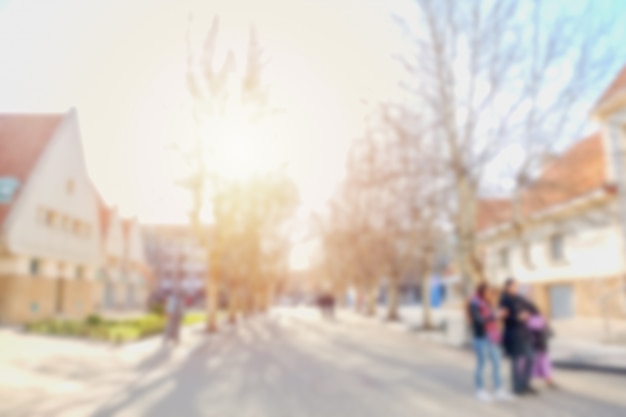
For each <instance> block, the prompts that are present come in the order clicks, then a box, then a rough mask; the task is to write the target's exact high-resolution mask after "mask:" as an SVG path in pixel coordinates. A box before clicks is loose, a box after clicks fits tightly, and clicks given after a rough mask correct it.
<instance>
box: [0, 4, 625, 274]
mask: <svg viewBox="0 0 626 417" xmlns="http://www.w3.org/2000/svg"><path fill="white" fill-rule="evenodd" d="M602 1H603V3H602V5H603V7H601V8H600V10H603V12H606V13H611V11H613V10H617V9H620V10H623V9H624V3H623V2H622V3H621V5H620V1H619V0H602ZM410 3H411V0H389V1H382V0H316V1H311V0H264V1H258V0H249V1H245V0H211V1H203V0H132V1H130V0H90V1H84V0H0V112H55V113H59V112H65V111H67V110H68V109H70V108H76V109H77V111H78V115H79V121H80V125H81V132H82V139H83V143H84V151H85V156H86V159H87V166H88V170H89V174H90V176H91V178H92V180H93V182H94V183H95V184H96V186H97V188H98V190H99V192H100V194H101V195H102V196H103V198H104V199H105V201H106V202H107V203H109V204H110V205H113V206H115V207H117V208H118V210H119V211H120V212H121V214H122V215H124V216H137V217H138V218H139V219H140V220H141V221H142V222H144V223H180V222H185V221H187V219H188V210H189V208H190V198H189V192H188V191H187V190H185V189H184V188H181V187H180V185H179V184H178V182H179V180H181V179H183V177H184V176H185V172H186V162H185V160H184V158H183V157H182V156H181V155H180V153H179V152H177V151H176V150H175V148H176V146H178V145H181V144H184V143H188V142H189V140H190V139H191V138H193V135H194V125H193V123H192V116H191V115H192V101H191V99H190V97H189V94H188V92H187V88H186V82H185V74H186V70H187V56H188V51H189V50H191V51H192V52H194V53H197V52H199V51H200V50H201V46H202V42H203V40H204V37H205V35H206V33H207V31H208V29H209V27H210V25H211V22H212V21H213V19H214V18H215V17H216V16H219V18H220V29H221V30H220V35H219V40H218V61H222V60H223V59H224V58H225V56H226V54H227V52H228V51H229V50H232V51H233V52H234V53H235V56H236V69H237V70H238V71H240V72H241V70H242V69H243V64H244V60H245V52H246V49H245V46H246V43H247V40H248V36H249V29H250V26H251V25H252V24H253V25H254V26H255V27H256V29H257V33H258V38H259V41H260V43H261V46H262V48H263V49H264V54H265V56H266V57H267V58H268V59H269V64H268V66H267V68H266V70H265V72H264V80H265V81H266V83H267V84H268V85H269V86H270V88H271V95H270V97H271V100H272V103H273V104H274V105H275V106H276V107H278V108H280V109H281V110H282V111H281V113H280V114H278V115H277V116H276V117H274V118H272V120H271V122H270V126H271V128H270V129H269V130H268V132H266V136H268V137H270V138H271V139H270V140H265V141H264V142H263V144H264V145H263V146H256V147H250V146H248V145H247V144H246V143H243V142H241V143H234V144H231V146H230V147H229V149H228V152H226V153H225V155H226V156H225V157H224V160H223V162H224V163H225V164H226V165H230V166H231V168H232V167H233V166H235V167H236V168H235V171H237V170H238V169H239V168H238V166H241V165H242V164H243V165H246V164H248V165H249V164H251V163H254V162H255V161H256V160H267V161H269V160H270V159H271V160H272V162H273V163H279V162H280V163H285V165H286V167H287V171H288V173H289V174H290V175H291V176H292V178H293V179H294V181H295V182H296V184H297V185H298V188H299V190H300V196H301V201H302V206H301V209H300V211H299V214H298V218H299V219H300V220H301V221H300V222H299V223H298V224H299V225H300V226H299V229H298V230H297V231H296V232H295V234H296V235H298V236H299V238H300V239H301V240H302V244H301V245H299V246H298V247H296V248H295V249H294V257H295V258H297V260H296V262H295V263H301V264H304V263H306V262H305V260H306V258H307V257H308V256H310V253H311V252H312V251H313V250H314V249H312V247H314V246H315V243H312V242H310V241H307V237H306V235H307V230H306V223H307V220H308V218H309V215H310V213H312V212H316V211H321V210H323V208H324V207H325V205H326V202H327V201H328V199H329V197H330V196H331V195H332V194H333V192H334V191H335V189H336V188H337V186H338V185H339V183H340V181H341V179H342V178H343V176H344V169H345V159H346V152H347V150H348V148H349V145H350V143H351V141H352V140H353V139H355V138H357V137H358V136H360V135H362V134H363V130H364V127H365V122H364V117H365V115H366V114H367V113H368V112H371V106H372V105H373V104H375V103H378V102H381V101H385V100H397V99H399V97H400V95H401V91H400V89H399V88H398V85H397V84H398V80H399V79H400V78H402V76H403V74H404V73H403V70H402V69H401V68H400V66H399V65H398V64H397V62H395V61H394V60H393V59H392V55H393V54H395V53H397V52H399V51H402V48H405V47H406V39H403V38H402V35H401V32H400V31H399V30H398V28H397V27H396V26H395V25H394V23H393V20H392V19H391V14H392V12H395V13H398V14H401V15H403V16H405V17H406V16H410V13H411V12H412V6H411V5H410ZM554 4H555V5H556V4H558V2H557V3H554ZM188 33H189V34H190V35H191V36H190V39H191V44H190V45H188V42H187V35H188ZM266 139H267V138H266ZM266 145H267V146H266ZM267 161H266V162H267ZM298 259H299V260H298Z"/></svg>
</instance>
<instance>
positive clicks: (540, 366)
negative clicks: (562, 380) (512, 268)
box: [526, 301, 556, 388]
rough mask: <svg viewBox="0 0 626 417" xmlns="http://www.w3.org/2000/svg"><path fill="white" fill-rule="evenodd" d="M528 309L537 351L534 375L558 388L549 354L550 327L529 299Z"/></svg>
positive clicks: (529, 328) (534, 345) (533, 343)
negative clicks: (553, 376)
mask: <svg viewBox="0 0 626 417" xmlns="http://www.w3.org/2000/svg"><path fill="white" fill-rule="evenodd" d="M527 310H528V312H529V313H530V316H529V317H528V320H527V321H526V325H527V326H528V330H529V332H530V338H531V343H532V346H533V349H534V351H535V359H534V363H533V377H535V378H540V379H543V380H545V381H546V383H547V385H548V386H549V387H550V388H556V384H555V383H554V380H553V378H552V362H551V361H550V355H549V354H548V338H549V337H550V328H549V326H548V323H547V322H546V320H545V319H544V318H543V316H542V315H541V313H539V310H538V309H537V307H536V306H535V305H534V304H533V303H531V302H530V301H528V306H527Z"/></svg>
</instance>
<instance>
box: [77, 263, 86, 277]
mask: <svg viewBox="0 0 626 417" xmlns="http://www.w3.org/2000/svg"><path fill="white" fill-rule="evenodd" d="M75 274H76V278H77V279H83V278H85V268H84V267H82V266H77V267H76V272H75Z"/></svg>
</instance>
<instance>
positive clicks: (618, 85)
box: [595, 65, 626, 109]
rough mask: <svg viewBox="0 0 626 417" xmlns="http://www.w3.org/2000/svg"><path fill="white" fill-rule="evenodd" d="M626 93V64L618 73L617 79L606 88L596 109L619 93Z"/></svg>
mask: <svg viewBox="0 0 626 417" xmlns="http://www.w3.org/2000/svg"><path fill="white" fill-rule="evenodd" d="M625 93H626V65H625V66H624V68H622V69H621V71H620V72H619V73H618V74H617V76H616V77H615V79H614V80H613V82H612V83H611V84H609V86H608V87H607V89H606V90H604V92H603V93H602V95H601V96H600V99H599V100H598V102H597V103H596V105H595V109H598V108H599V107H602V106H603V105H605V104H607V103H608V102H610V101H611V100H612V99H613V98H615V97H617V96H618V95H619V94H625Z"/></svg>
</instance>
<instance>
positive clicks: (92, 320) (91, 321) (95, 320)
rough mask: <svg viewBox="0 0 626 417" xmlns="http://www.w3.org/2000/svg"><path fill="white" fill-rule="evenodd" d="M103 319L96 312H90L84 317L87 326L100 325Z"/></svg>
mask: <svg viewBox="0 0 626 417" xmlns="http://www.w3.org/2000/svg"><path fill="white" fill-rule="evenodd" d="M103 321H104V320H103V319H102V317H100V316H99V315H97V314H91V315H89V316H87V318H86V319H85V324H86V325H87V326H100V325H101V324H102V322H103Z"/></svg>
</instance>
